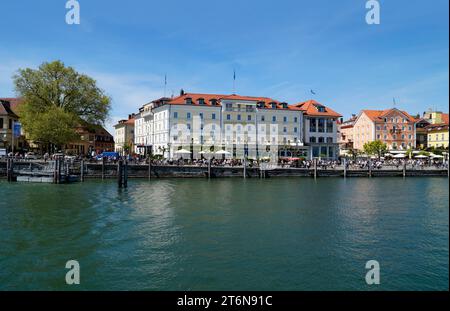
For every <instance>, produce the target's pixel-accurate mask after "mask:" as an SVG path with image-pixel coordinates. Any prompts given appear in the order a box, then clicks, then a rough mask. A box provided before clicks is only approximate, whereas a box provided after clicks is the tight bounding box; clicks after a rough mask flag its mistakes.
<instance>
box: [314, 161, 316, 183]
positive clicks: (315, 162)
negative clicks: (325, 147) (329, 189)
mask: <svg viewBox="0 0 450 311" xmlns="http://www.w3.org/2000/svg"><path fill="white" fill-rule="evenodd" d="M314 178H317V159H314Z"/></svg>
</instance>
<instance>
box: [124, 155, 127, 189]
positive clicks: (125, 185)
mask: <svg viewBox="0 0 450 311" xmlns="http://www.w3.org/2000/svg"><path fill="white" fill-rule="evenodd" d="M123 187H124V188H128V160H125V167H124V170H123Z"/></svg>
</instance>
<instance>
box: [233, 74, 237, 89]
mask: <svg viewBox="0 0 450 311" xmlns="http://www.w3.org/2000/svg"><path fill="white" fill-rule="evenodd" d="M233 94H236V69H233Z"/></svg>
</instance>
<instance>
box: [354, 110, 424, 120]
mask: <svg viewBox="0 0 450 311" xmlns="http://www.w3.org/2000/svg"><path fill="white" fill-rule="evenodd" d="M394 110H398V109H395V108H391V109H385V110H367V109H365V110H362V112H363V113H364V114H365V115H366V116H368V117H369V118H370V119H371V120H372V121H374V122H378V121H379V122H381V121H383V117H385V116H387V115H388V114H390V113H391V112H392V111H394ZM398 111H399V112H401V113H402V114H404V115H405V116H406V117H407V118H408V120H409V122H416V119H415V118H413V117H412V116H411V115H410V114H409V113H407V112H406V111H402V110H398Z"/></svg>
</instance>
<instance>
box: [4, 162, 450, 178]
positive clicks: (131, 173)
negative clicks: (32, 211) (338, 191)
mask: <svg viewBox="0 0 450 311" xmlns="http://www.w3.org/2000/svg"><path fill="white" fill-rule="evenodd" d="M29 166H30V164H29V163H26V162H17V163H14V171H15V174H16V175H17V174H18V173H17V172H18V171H19V170H21V169H27V168H28V167H29ZM149 172H150V178H207V177H208V167H206V166H202V167H199V166H158V165H152V166H151V169H150V168H149V166H148V165H128V177H129V178H149ZM70 173H71V174H73V175H81V168H80V165H78V166H76V165H74V166H71V167H70ZM245 175H246V177H247V178H261V177H263V178H271V177H314V176H316V177H344V176H345V177H420V176H423V177H425V176H442V177H447V176H448V171H447V169H436V168H431V169H426V168H425V169H406V170H403V168H402V167H400V168H399V169H373V170H371V171H369V170H367V169H357V170H351V169H349V170H346V171H345V170H344V169H343V168H339V169H338V168H336V169H317V170H316V171H315V170H314V169H313V168H310V169H302V168H276V169H272V170H267V171H262V172H261V171H260V170H259V168H251V167H247V168H246V169H245ZM210 176H211V178H225V177H241V178H242V177H244V168H243V167H211V168H210ZM0 177H6V162H3V161H0ZM83 177H84V178H85V179H89V178H105V179H108V178H117V164H105V165H102V164H101V163H98V164H97V163H85V164H84V169H83Z"/></svg>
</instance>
